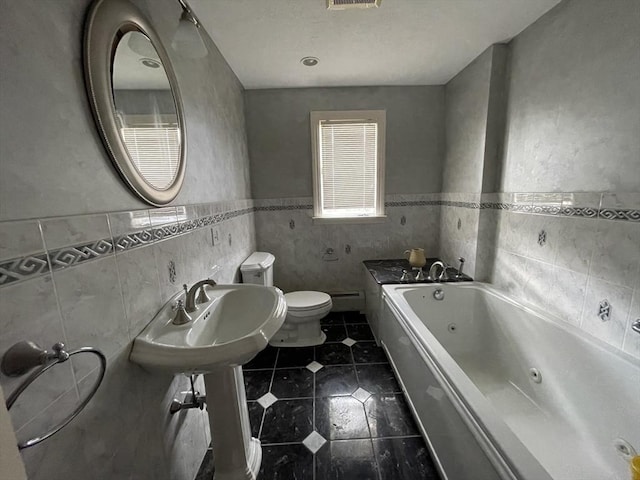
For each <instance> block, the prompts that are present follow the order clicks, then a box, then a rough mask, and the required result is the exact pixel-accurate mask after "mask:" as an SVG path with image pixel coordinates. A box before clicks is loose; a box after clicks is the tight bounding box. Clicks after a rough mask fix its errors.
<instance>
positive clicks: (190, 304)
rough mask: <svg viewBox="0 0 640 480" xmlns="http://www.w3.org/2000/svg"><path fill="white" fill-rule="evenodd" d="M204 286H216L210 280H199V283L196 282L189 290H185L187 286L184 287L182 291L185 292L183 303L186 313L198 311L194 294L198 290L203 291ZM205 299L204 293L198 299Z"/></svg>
mask: <svg viewBox="0 0 640 480" xmlns="http://www.w3.org/2000/svg"><path fill="white" fill-rule="evenodd" d="M205 285H211V286H212V287H215V286H216V285H217V284H216V282H215V281H213V280H211V279H210V278H205V279H204V280H200V281H199V282H197V283H196V284H195V285H194V286H193V287H191V289H190V290H187V286H186V285H184V289H185V291H186V292H187V298H186V302H185V303H186V310H187V313H192V312H195V311H196V310H197V309H198V306H197V305H196V293H198V290H200V289H201V288H202V289H203V290H204V286H205ZM205 297H206V293H205V294H204V295H201V296H200V298H202V299H203V298H205ZM207 298H208V297H207Z"/></svg>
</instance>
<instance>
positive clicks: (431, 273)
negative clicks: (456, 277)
mask: <svg viewBox="0 0 640 480" xmlns="http://www.w3.org/2000/svg"><path fill="white" fill-rule="evenodd" d="M437 267H439V268H441V269H442V271H441V272H440V275H438V277H437V278H436V277H435V272H436V271H437V270H436V268H437ZM447 268H448V266H447V264H446V263H444V262H441V261H437V262H433V264H432V265H431V268H429V276H428V277H427V280H433V281H434V282H435V281H436V280H438V281H439V282H441V281H443V280H447Z"/></svg>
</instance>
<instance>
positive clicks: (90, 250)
mask: <svg viewBox="0 0 640 480" xmlns="http://www.w3.org/2000/svg"><path fill="white" fill-rule="evenodd" d="M254 211H255V208H254V207H248V208H241V209H238V210H229V211H226V212H221V213H216V214H213V215H206V216H204V217H199V218H195V219H188V220H183V221H180V222H178V223H169V224H166V225H160V226H158V227H155V228H148V229H144V230H139V231H134V232H131V233H125V234H123V235H119V236H117V237H115V238H113V239H112V238H103V239H99V240H96V241H93V242H89V243H85V244H81V245H72V246H68V247H62V248H58V249H55V250H51V251H49V252H47V253H44V252H43V253H38V254H31V255H26V256H24V257H20V258H14V259H10V260H5V261H0V288H1V287H4V286H6V285H10V284H13V283H16V282H21V281H24V280H28V279H30V278H34V277H37V276H41V275H46V274H48V273H50V272H51V271H57V270H61V269H63V268H69V267H73V266H75V265H80V264H82V263H85V262H89V261H92V260H97V259H99V258H104V257H105V256H108V255H114V254H119V253H122V252H126V251H129V250H133V249H135V248H140V247H144V246H148V245H151V244H153V243H157V242H161V241H163V240H167V239H170V238H174V237H177V236H180V235H185V234H188V233H190V232H193V231H195V230H197V229H200V228H204V227H208V226H210V225H216V224H219V223H221V222H224V221H225V220H231V219H233V218H236V217H240V216H242V215H247V214H249V213H253V212H254Z"/></svg>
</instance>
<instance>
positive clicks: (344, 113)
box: [310, 110, 387, 223]
mask: <svg viewBox="0 0 640 480" xmlns="http://www.w3.org/2000/svg"><path fill="white" fill-rule="evenodd" d="M386 117H387V113H386V111H385V110H340V111H313V112H311V114H310V120H311V156H312V159H313V221H314V223H376V222H383V221H384V220H385V219H386V215H385V214H384V171H385V167H384V165H385V138H386ZM349 120H352V121H353V122H362V121H367V122H375V123H376V124H377V125H378V132H377V142H376V143H377V145H376V150H377V166H376V173H377V176H376V212H375V215H366V216H358V217H336V216H331V217H327V216H322V203H321V192H322V173H321V169H320V143H319V141H320V122H322V121H343V122H344V121H349Z"/></svg>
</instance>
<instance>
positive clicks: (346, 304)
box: [329, 290, 365, 312]
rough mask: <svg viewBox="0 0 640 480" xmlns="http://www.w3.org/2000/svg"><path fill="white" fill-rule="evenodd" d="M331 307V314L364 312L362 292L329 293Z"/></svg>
mask: <svg viewBox="0 0 640 480" xmlns="http://www.w3.org/2000/svg"><path fill="white" fill-rule="evenodd" d="M329 295H331V302H332V303H333V307H332V308H331V311H332V312H353V311H357V312H364V303H365V301H364V292H360V291H357V290H354V291H352V292H329Z"/></svg>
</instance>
